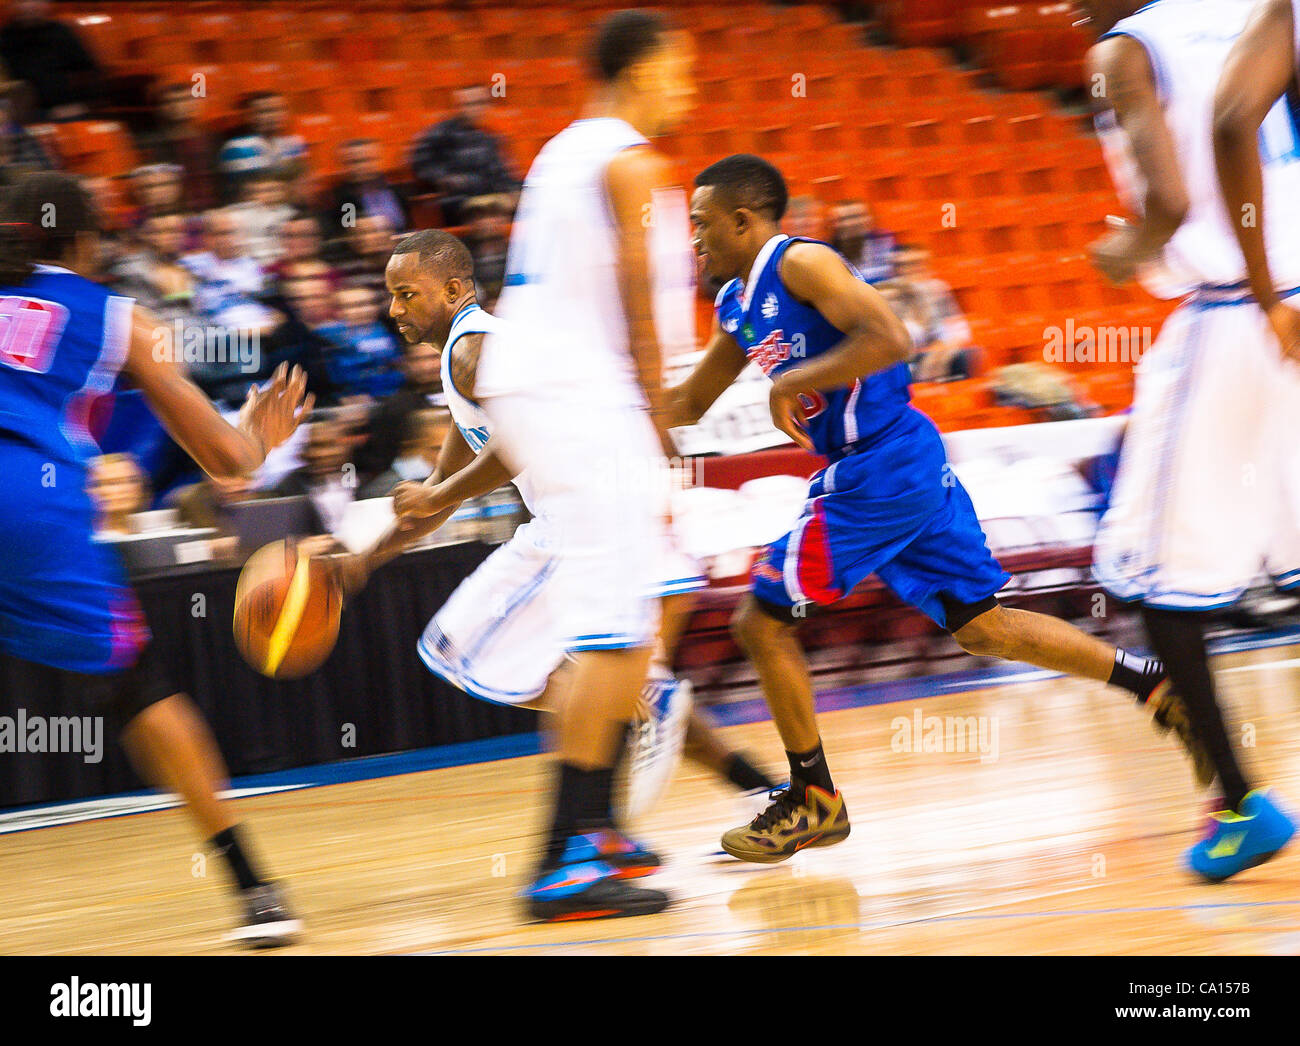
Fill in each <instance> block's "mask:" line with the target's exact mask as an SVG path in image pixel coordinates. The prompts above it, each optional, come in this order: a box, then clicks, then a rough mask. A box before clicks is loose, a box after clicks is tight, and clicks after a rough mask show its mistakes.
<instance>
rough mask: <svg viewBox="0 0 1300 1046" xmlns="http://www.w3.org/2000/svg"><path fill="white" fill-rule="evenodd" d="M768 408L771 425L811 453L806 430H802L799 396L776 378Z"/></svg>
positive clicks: (802, 420)
mask: <svg viewBox="0 0 1300 1046" xmlns="http://www.w3.org/2000/svg"><path fill="white" fill-rule="evenodd" d="M768 406H769V407H770V408H771V411H772V424H773V425H775V426H776V427H777V428H778V429H780V430H781V431H782V432H784V433H785V434H786V435H787V436H789V437H790V438H791V439H792V440H794V441H795V442H796V443H797V444H799V446H801V447H803V449H804V450H807V451H811V450H812V449H813V444H812V439H811V437H809V435H808V430H807V429H806V428H804V409H803V403H802V402H801V401H800V400H799V394H798V393H797V392H792V391H791V390H790V389H789V388H788V387H787V386H786V385H784V384H783V383H782V382H781V380H780V379H779V378H778V379H777V380H776V381H774V382H772V391H771V392H770V393H769V394H768Z"/></svg>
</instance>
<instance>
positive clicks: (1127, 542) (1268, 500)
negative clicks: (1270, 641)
mask: <svg viewBox="0 0 1300 1046" xmlns="http://www.w3.org/2000/svg"><path fill="white" fill-rule="evenodd" d="M1081 6H1083V7H1084V8H1085V9H1087V10H1088V11H1089V14H1090V16H1091V20H1092V22H1093V24H1094V26H1095V27H1096V28H1098V29H1100V30H1101V31H1102V32H1101V39H1100V41H1099V42H1098V44H1097V45H1096V46H1095V47H1094V48H1093V49H1092V51H1091V52H1089V66H1090V75H1091V83H1092V84H1093V85H1094V86H1096V87H1100V91H1099V92H1097V93H1099V94H1101V95H1102V105H1103V106H1104V108H1103V111H1102V112H1101V113H1100V115H1099V116H1098V126H1099V130H1100V133H1101V135H1102V142H1103V147H1104V149H1105V151H1106V155H1107V160H1108V162H1109V163H1110V166H1111V169H1112V173H1113V176H1114V178H1115V182H1116V186H1117V188H1118V190H1119V192H1120V194H1121V196H1122V197H1123V198H1124V200H1125V202H1126V203H1127V204H1128V205H1129V206H1130V207H1131V208H1132V209H1133V210H1134V212H1135V213H1136V214H1138V215H1140V217H1139V219H1138V220H1137V221H1135V222H1133V223H1131V224H1126V225H1124V226H1123V227H1121V228H1118V229H1116V230H1115V231H1113V232H1112V233H1111V234H1110V235H1109V236H1107V237H1106V238H1104V239H1103V240H1101V241H1099V242H1098V243H1096V244H1094V246H1093V248H1092V250H1093V257H1094V261H1095V262H1096V264H1097V267H1098V268H1099V269H1100V270H1101V271H1102V272H1103V273H1104V274H1105V275H1106V276H1107V277H1108V278H1110V279H1111V280H1112V281H1113V282H1116V283H1119V282H1123V281H1125V280H1128V279H1130V278H1133V277H1136V278H1137V279H1139V280H1141V282H1142V283H1143V284H1144V286H1146V287H1147V289H1148V290H1150V291H1151V292H1152V293H1153V294H1156V295H1158V296H1160V297H1164V298H1175V297H1184V301H1183V302H1182V304H1181V305H1179V307H1178V308H1177V309H1175V310H1174V312H1173V313H1172V315H1171V316H1170V317H1169V319H1168V320H1167V321H1166V323H1165V325H1164V327H1163V328H1162V329H1161V331H1160V336H1159V338H1158V339H1157V340H1156V343H1155V345H1154V346H1153V347H1152V349H1151V351H1150V352H1149V353H1148V354H1147V355H1146V357H1145V358H1144V359H1143V360H1142V363H1141V367H1140V369H1139V371H1138V376H1137V388H1136V395H1135V398H1134V404H1133V415H1132V419H1131V420H1130V422H1129V426H1128V433H1127V436H1126V438H1125V442H1124V447H1123V451H1122V455H1121V460H1120V468H1119V474H1118V477H1117V479H1116V484H1115V490H1114V495H1113V498H1112V503H1111V508H1110V511H1109V512H1108V513H1107V514H1106V516H1105V518H1104V519H1103V520H1102V523H1101V527H1100V530H1099V532H1098V534H1097V539H1096V543H1095V553H1094V572H1095V574H1096V576H1097V578H1098V580H1099V581H1100V582H1101V583H1102V585H1103V586H1104V587H1105V588H1106V589H1107V590H1108V591H1110V592H1111V593H1113V594H1114V595H1116V596H1118V597H1119V598H1121V599H1124V600H1129V601H1136V602H1140V603H1141V605H1142V616H1143V621H1144V623H1145V625H1146V628H1147V632H1148V634H1149V635H1150V638H1151V643H1152V646H1153V647H1154V648H1155V651H1156V653H1157V654H1158V655H1159V656H1160V658H1161V659H1162V660H1163V661H1164V662H1165V664H1166V666H1167V667H1168V670H1169V673H1170V675H1171V677H1172V678H1173V680H1174V685H1175V686H1176V688H1177V689H1178V691H1179V693H1180V696H1181V697H1182V699H1183V701H1184V703H1185V705H1186V707H1187V711H1188V714H1189V716H1190V717H1191V721H1192V725H1193V727H1194V729H1195V731H1196V733H1197V736H1198V739H1199V740H1200V742H1201V744H1202V746H1203V747H1204V748H1205V750H1206V751H1207V753H1208V755H1209V757H1210V759H1211V760H1212V761H1213V763H1214V766H1215V768H1216V770H1217V775H1218V778H1219V783H1220V785H1221V786H1222V788H1223V793H1224V795H1223V801H1222V803H1221V804H1218V805H1221V809H1219V810H1217V811H1216V812H1215V813H1213V814H1211V817H1210V825H1209V830H1208V831H1207V833H1206V837H1205V838H1204V839H1203V840H1202V841H1201V842H1199V843H1197V844H1196V845H1195V846H1194V847H1192V848H1191V850H1189V851H1188V854H1187V863H1188V867H1189V868H1190V869H1191V870H1192V871H1193V872H1195V873H1196V874H1197V875H1199V876H1201V877H1202V878H1204V879H1206V880H1208V881H1211V882H1222V881H1223V880H1225V879H1228V878H1230V877H1231V876H1233V875H1236V874H1237V873H1238V872H1240V871H1243V870H1244V869H1246V868H1250V867H1253V866H1254V865H1257V864H1260V863H1261V862H1263V861H1266V860H1268V859H1269V858H1270V857H1272V856H1273V855H1274V854H1275V853H1277V852H1278V850H1280V849H1281V848H1282V847H1283V846H1284V845H1285V844H1286V842H1287V841H1288V840H1289V839H1290V838H1291V836H1292V834H1293V833H1294V826H1293V825H1292V823H1291V821H1290V819H1289V818H1288V817H1287V815H1286V814H1284V813H1283V812H1282V811H1281V810H1280V809H1279V808H1278V807H1277V806H1276V805H1275V804H1274V803H1273V801H1272V800H1271V798H1270V796H1269V794H1268V793H1266V792H1265V791H1263V790H1261V789H1256V788H1253V787H1252V786H1251V784H1250V783H1249V782H1248V781H1247V778H1246V776H1245V773H1244V772H1243V770H1242V769H1241V767H1240V766H1239V765H1238V762H1237V759H1236V756H1235V755H1234V752H1233V748H1232V744H1231V742H1230V741H1229V738H1228V732H1227V729H1226V727H1225V725H1224V721H1223V716H1222V713H1221V712H1220V710H1219V706H1218V702H1217V699H1216V695H1215V690H1214V682H1213V677H1212V675H1211V672H1210V668H1209V662H1208V660H1207V657H1206V650H1205V637H1204V628H1203V624H1202V621H1203V614H1204V612H1205V611H1207V610H1211V609H1214V608H1218V607H1224V606H1227V605H1229V604H1231V603H1233V602H1235V601H1236V600H1237V599H1238V598H1239V597H1240V596H1241V594H1242V593H1243V592H1244V591H1245V590H1246V588H1247V587H1248V586H1249V585H1250V584H1251V582H1252V581H1253V580H1254V579H1255V578H1256V577H1257V576H1258V575H1259V573H1260V572H1261V571H1262V570H1267V571H1269V572H1270V573H1271V574H1272V575H1273V577H1274V579H1275V581H1276V583H1277V584H1278V585H1280V586H1282V587H1293V586H1297V585H1300V483H1297V479H1300V474H1298V473H1297V470H1296V468H1295V465H1294V463H1295V462H1296V461H1297V460H1298V459H1297V456H1296V453H1295V446H1296V435H1297V428H1296V426H1297V424H1298V423H1300V375H1297V374H1296V373H1295V372H1294V371H1292V370H1291V369H1290V368H1288V367H1287V366H1285V365H1284V363H1283V360H1282V358H1281V356H1280V354H1279V352H1278V348H1277V344H1276V342H1275V340H1274V338H1273V337H1272V335H1271V331H1270V329H1269V323H1268V319H1267V318H1266V317H1265V315H1264V313H1263V312H1261V311H1260V308H1259V306H1258V304H1257V303H1256V301H1255V299H1254V298H1252V297H1251V293H1250V288H1249V286H1248V285H1247V283H1246V275H1247V273H1246V266H1245V262H1244V260H1243V258H1242V254H1241V251H1240V250H1239V249H1238V245H1237V240H1236V237H1235V236H1234V223H1232V222H1230V221H1229V219H1228V216H1227V213H1226V211H1225V209H1224V205H1223V201H1222V200H1221V198H1220V196H1219V192H1218V188H1217V184H1216V178H1215V160H1214V148H1213V142H1212V135H1211V124H1212V111H1213V107H1214V105H1213V103H1214V92H1215V84H1216V82H1217V80H1218V76H1219V72H1220V70H1222V69H1223V67H1224V64H1225V62H1226V61H1227V58H1228V53H1229V50H1230V49H1231V47H1232V45H1233V41H1234V40H1235V39H1236V38H1237V37H1238V36H1239V35H1240V33H1241V31H1242V27H1243V26H1244V25H1245V24H1246V20H1247V16H1248V15H1249V13H1250V2H1249V0H1156V2H1155V3H1148V4H1146V5H1145V6H1140V5H1139V4H1137V3H1135V2H1133V0H1089V2H1086V3H1084V4H1082V5H1081ZM1262 122H1263V125H1264V126H1263V131H1262V133H1261V135H1260V139H1259V141H1260V146H1258V147H1262V148H1263V149H1264V150H1265V151H1266V153H1267V157H1266V165H1265V184H1266V186H1267V199H1268V203H1269V207H1268V213H1267V215H1266V216H1265V220H1266V222H1267V226H1268V231H1269V235H1270V236H1271V237H1274V242H1277V243H1279V244H1280V245H1283V246H1289V247H1291V248H1292V249H1291V250H1289V251H1287V250H1283V251H1279V252H1278V253H1277V254H1276V256H1270V260H1271V261H1273V262H1274V264H1275V266H1276V270H1275V273H1274V275H1275V276H1276V278H1277V279H1278V281H1279V285H1281V286H1285V287H1297V286H1300V250H1296V249H1294V246H1295V244H1296V241H1295V240H1294V239H1292V238H1290V235H1289V234H1284V231H1283V230H1285V229H1286V228H1287V226H1288V224H1290V225H1292V226H1293V225H1294V221H1295V218H1296V214H1295V211H1294V208H1295V206H1296V205H1297V204H1300V164H1296V163H1295V162H1294V160H1295V159H1296V156H1297V149H1300V144H1298V143H1297V139H1296V136H1295V125H1294V123H1293V122H1292V121H1291V119H1290V114H1289V112H1288V111H1287V110H1286V107H1285V105H1278V106H1275V107H1273V108H1272V109H1271V110H1269V111H1268V114H1267V116H1266V117H1264V118H1263V120H1262ZM1254 140H1255V139H1254V135H1253V132H1252V145H1253V143H1254ZM1283 235H1287V239H1285V240H1284V239H1282V237H1283ZM1275 300H1276V299H1275Z"/></svg>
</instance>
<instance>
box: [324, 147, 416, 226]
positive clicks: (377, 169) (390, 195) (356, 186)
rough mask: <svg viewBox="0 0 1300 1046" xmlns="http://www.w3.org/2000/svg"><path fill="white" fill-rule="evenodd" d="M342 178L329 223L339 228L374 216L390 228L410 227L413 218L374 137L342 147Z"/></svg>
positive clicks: (336, 192) (334, 197)
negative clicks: (377, 216)
mask: <svg viewBox="0 0 1300 1046" xmlns="http://www.w3.org/2000/svg"><path fill="white" fill-rule="evenodd" d="M339 163H340V164H341V165H342V167H343V176H342V178H340V179H339V181H338V182H337V183H336V184H335V186H334V190H333V192H332V193H331V201H330V209H329V211H328V213H327V214H326V215H325V220H326V222H328V223H330V224H333V225H337V224H338V223H339V222H342V221H344V220H346V219H347V218H349V217H350V218H351V219H353V220H355V219H357V218H360V217H363V216H367V215H372V214H377V215H380V216H381V217H383V218H386V219H387V220H388V225H389V228H390V229H393V230H405V229H407V228H409V227H410V224H411V215H410V211H409V209H408V208H407V204H406V198H405V195H404V194H403V192H402V191H401V189H399V188H398V187H397V186H394V185H393V184H392V183H391V182H390V181H389V180H388V178H387V176H386V175H385V174H384V170H383V165H382V162H381V158H380V154H379V143H378V142H376V141H375V140H374V139H373V138H353V139H352V140H351V141H347V142H344V143H343V144H342V145H340V146H339Z"/></svg>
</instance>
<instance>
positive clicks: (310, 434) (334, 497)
mask: <svg viewBox="0 0 1300 1046" xmlns="http://www.w3.org/2000/svg"><path fill="white" fill-rule="evenodd" d="M347 437H348V431H347V427H346V426H345V425H344V424H343V423H341V422H339V421H336V420H333V419H330V420H321V421H314V422H312V423H311V425H310V426H309V427H308V429H307V440H306V442H305V443H304V445H303V449H302V458H303V464H302V467H301V468H297V469H295V470H294V471H293V472H291V473H289V475H287V476H285V477H284V479H282V480H281V481H280V483H279V484H278V485H277V486H276V487H275V491H274V494H275V496H276V497H306V498H308V499H309V500H310V501H311V504H312V508H313V509H314V510H315V513H316V521H315V525H314V526H313V528H312V530H313V533H316V534H332V533H334V532H335V531H336V530H337V529H338V527H339V524H340V523H342V521H343V515H344V513H346V512H347V509H348V506H349V505H350V504H352V502H353V501H354V500H356V485H357V484H356V472H355V470H354V469H353V468H352V465H351V463H350V462H349V460H348V459H349V455H350V449H351V448H350V445H349V443H348V438H347Z"/></svg>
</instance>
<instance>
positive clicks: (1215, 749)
mask: <svg viewBox="0 0 1300 1046" xmlns="http://www.w3.org/2000/svg"><path fill="white" fill-rule="evenodd" d="M1142 620H1143V621H1144V622H1145V624H1146V627H1147V634H1148V635H1149V636H1150V637H1151V646H1152V647H1153V648H1155V652H1156V653H1157V654H1159V655H1160V658H1161V660H1162V661H1164V663H1165V667H1166V668H1167V669H1168V671H1169V675H1170V677H1171V678H1172V679H1173V681H1174V686H1175V687H1177V688H1178V693H1179V695H1180V696H1181V697H1182V699H1183V703H1184V704H1185V705H1186V706H1187V714H1188V716H1189V717H1190V718H1191V721H1192V726H1193V728H1194V729H1195V730H1196V734H1197V736H1198V737H1199V738H1200V741H1201V744H1203V745H1204V746H1205V750H1206V752H1207V753H1208V754H1209V756H1210V759H1211V760H1212V761H1213V763H1214V767H1215V769H1216V770H1217V771H1218V774H1219V783H1220V784H1221V785H1222V786H1223V798H1224V800H1225V802H1226V804H1227V806H1228V808H1229V809H1231V810H1236V809H1238V808H1239V807H1240V806H1241V801H1242V800H1243V799H1244V798H1245V797H1246V793H1247V792H1249V791H1250V785H1249V783H1247V781H1246V777H1245V775H1244V774H1243V773H1242V772H1241V767H1240V766H1238V765H1237V757H1236V755H1235V754H1234V753H1233V750H1232V742H1231V741H1230V740H1229V739H1228V728H1227V727H1226V726H1225V725H1224V722H1223V713H1222V712H1221V711H1220V710H1219V703H1218V700H1217V698H1216V697H1215V692H1214V676H1213V675H1212V674H1211V672H1210V662H1209V658H1208V656H1207V655H1206V652H1205V627H1204V624H1203V621H1202V617H1201V615H1200V614H1199V613H1196V612H1189V611H1186V610H1157V609H1155V608H1152V607H1143V608H1142Z"/></svg>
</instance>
